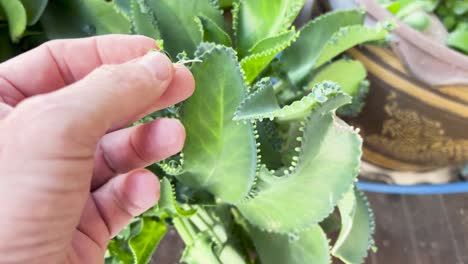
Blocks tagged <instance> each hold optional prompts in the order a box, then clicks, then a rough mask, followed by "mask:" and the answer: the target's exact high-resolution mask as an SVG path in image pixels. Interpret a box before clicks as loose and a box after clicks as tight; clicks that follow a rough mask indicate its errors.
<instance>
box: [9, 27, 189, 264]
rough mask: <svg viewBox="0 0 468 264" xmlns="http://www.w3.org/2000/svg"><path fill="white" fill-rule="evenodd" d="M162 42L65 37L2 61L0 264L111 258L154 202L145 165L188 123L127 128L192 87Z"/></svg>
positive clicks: (175, 141) (174, 142)
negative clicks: (120, 238)
mask: <svg viewBox="0 0 468 264" xmlns="http://www.w3.org/2000/svg"><path fill="white" fill-rule="evenodd" d="M155 48H157V47H156V46H155V42H154V40H152V39H149V38H146V37H142V36H123V35H109V36H102V37H96V38H86V39H76V40H57V41H52V42H49V43H46V44H43V45H42V46H40V47H38V48H36V49H34V50H31V51H29V52H26V53H24V54H22V55H20V56H18V57H16V58H13V59H11V60H9V61H7V62H4V63H2V64H0V200H1V201H2V204H3V205H2V206H0V256H1V262H2V263H103V260H104V254H105V250H106V247H107V244H108V242H109V240H110V239H111V238H112V237H113V236H115V235H116V234H117V233H118V232H119V231H120V230H122V229H123V228H124V227H125V226H126V225H127V224H128V223H129V222H130V221H131V219H132V218H133V217H135V216H137V215H140V214H141V213H143V212H144V211H146V210H147V209H149V208H151V207H152V206H153V205H154V204H155V203H156V202H157V200H158V198H159V181H158V179H157V177H156V176H155V175H154V174H153V173H151V172H150V171H148V170H146V169H143V168H144V167H145V166H147V165H149V164H152V163H154V162H156V161H159V160H161V159H164V158H167V157H169V156H171V155H173V154H176V153H178V152H179V151H180V150H181V149H182V147H183V144H184V140H185V130H184V128H183V126H182V125H181V124H180V122H179V121H177V120H173V119H158V120H155V121H154V122H151V123H148V124H145V125H140V126H137V127H131V128H128V125H129V124H131V123H132V122H134V121H136V120H138V119H139V118H141V117H142V116H144V115H146V114H148V113H151V112H154V111H156V110H158V109H163V108H165V107H167V106H170V105H173V104H175V103H178V102H180V101H183V100H185V99H186V98H188V97H189V96H190V95H191V94H192V93H193V91H194V87H195V84H194V80H193V77H192V75H191V73H190V72H189V71H188V69H187V68H185V67H184V66H182V65H177V64H173V63H172V62H171V61H170V60H169V59H168V58H167V57H166V56H165V55H163V54H162V53H159V52H151V53H148V51H149V50H151V49H155ZM103 65H104V66H103Z"/></svg>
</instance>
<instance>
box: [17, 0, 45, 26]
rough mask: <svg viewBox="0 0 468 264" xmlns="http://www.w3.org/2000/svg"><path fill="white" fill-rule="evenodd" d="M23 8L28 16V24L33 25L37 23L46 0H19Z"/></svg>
mask: <svg viewBox="0 0 468 264" xmlns="http://www.w3.org/2000/svg"><path fill="white" fill-rule="evenodd" d="M21 2H22V3H23V6H24V9H25V10H26V14H27V16H28V25H30V26H31V25H34V24H36V23H37V21H38V20H39V18H40V17H41V15H42V13H43V12H44V10H45V8H46V6H47V3H48V2H49V1H48V0H21Z"/></svg>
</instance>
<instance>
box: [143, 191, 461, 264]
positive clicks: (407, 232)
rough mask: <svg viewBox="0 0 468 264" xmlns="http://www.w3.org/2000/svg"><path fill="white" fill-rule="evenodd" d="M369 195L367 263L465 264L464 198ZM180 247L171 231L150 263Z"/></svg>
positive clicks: (165, 260) (163, 260) (165, 263)
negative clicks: (371, 222)
mask: <svg viewBox="0 0 468 264" xmlns="http://www.w3.org/2000/svg"><path fill="white" fill-rule="evenodd" d="M368 197H369V200H370V202H371V205H372V208H373V209H374V213H375V215H376V218H377V227H376V235H375V240H376V243H377V246H378V248H379V250H378V252H377V253H371V254H370V255H369V257H368V259H367V262H366V264H468V194H463V195H444V196H441V195H434V196H401V195H383V194H374V193H368ZM182 246H183V242H182V241H181V240H180V239H179V238H178V236H177V234H176V233H175V231H173V230H171V232H170V233H169V235H167V236H166V237H165V238H164V241H163V243H162V244H161V246H160V247H159V248H158V250H157V252H156V255H155V257H154V260H153V262H152V263H153V264H175V263H178V260H179V258H180V255H181V247H182ZM227 264H228V263H227ZM266 264H268V263H266ZM285 264H287V263H285ZM304 264H308V263H304Z"/></svg>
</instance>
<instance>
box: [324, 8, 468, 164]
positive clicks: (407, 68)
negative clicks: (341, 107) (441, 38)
mask: <svg viewBox="0 0 468 264" xmlns="http://www.w3.org/2000/svg"><path fill="white" fill-rule="evenodd" d="M356 1H357V2H358V3H357V4H359V5H362V6H364V7H365V8H366V10H367V14H368V16H367V21H366V22H367V23H371V24H372V23H375V21H384V20H388V19H394V20H396V18H393V17H392V15H391V14H390V13H389V12H387V11H386V10H385V9H384V8H382V7H381V6H379V5H378V4H377V2H376V1H375V0H356ZM330 4H331V6H332V7H335V8H337V7H339V6H337V5H343V4H345V5H347V7H348V8H349V6H350V5H351V4H354V3H353V0H351V1H345V0H330ZM397 23H398V25H399V26H398V28H397V29H395V31H394V32H393V36H392V39H391V45H390V46H391V47H390V48H380V47H372V46H364V47H361V48H358V49H353V50H351V51H349V54H350V55H351V56H352V57H354V58H355V59H358V60H360V61H361V62H362V63H363V64H364V65H365V66H366V68H367V70H368V74H369V75H368V78H369V81H370V83H371V87H370V93H369V95H368V97H367V100H366V106H365V107H364V109H363V111H362V113H361V114H360V115H359V116H358V117H357V118H353V119H349V120H347V121H349V122H350V123H352V124H353V125H355V126H357V127H359V128H360V129H361V132H362V135H363V137H364V160H366V161H368V162H370V163H372V164H374V165H377V166H380V167H382V168H386V169H391V170H399V171H429V170H433V169H437V168H443V167H447V166H452V165H459V164H463V163H466V162H468V56H465V55H463V54H461V53H458V52H456V51H454V50H451V49H449V48H447V47H446V46H445V45H444V44H443V43H440V42H438V41H436V40H433V39H431V38H429V37H427V36H426V35H424V34H422V33H420V32H418V31H416V30H414V29H412V28H410V27H409V26H407V25H405V24H403V23H401V22H399V21H397Z"/></svg>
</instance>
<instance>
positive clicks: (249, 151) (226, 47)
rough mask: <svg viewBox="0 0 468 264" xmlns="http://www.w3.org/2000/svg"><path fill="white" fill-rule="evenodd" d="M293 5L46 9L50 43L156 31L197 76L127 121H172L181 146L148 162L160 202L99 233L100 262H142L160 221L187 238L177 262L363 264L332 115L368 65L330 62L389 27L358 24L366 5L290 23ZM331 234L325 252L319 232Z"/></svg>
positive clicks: (348, 168)
mask: <svg viewBox="0 0 468 264" xmlns="http://www.w3.org/2000/svg"><path fill="white" fill-rule="evenodd" d="M304 1H305V0H289V1H287V0H275V1H271V0H240V1H219V2H218V1H210V0H197V1H188V0H146V1H145V0H132V1H114V2H103V1H100V0H74V1H51V2H50V3H49V5H48V6H47V9H46V10H45V12H44V14H43V16H42V18H41V20H40V24H41V28H42V30H44V32H45V34H46V35H47V36H48V38H57V37H72V36H73V37H75V36H85V35H94V34H106V33H136V34H144V35H147V36H150V37H153V38H155V39H162V41H159V43H160V44H161V45H162V44H163V45H164V50H165V51H167V52H168V54H169V55H170V56H172V58H174V59H175V58H177V59H178V60H181V61H185V62H188V63H189V65H188V66H189V67H190V69H191V71H192V73H193V75H194V77H195V80H196V84H197V88H196V91H195V93H194V95H193V96H192V97H191V98H190V99H188V100H187V101H186V102H184V103H183V104H181V105H176V106H173V107H170V108H168V109H165V110H163V111H160V112H156V113H154V114H152V115H150V116H148V117H145V118H144V119H142V120H141V121H139V122H148V121H151V120H153V119H154V118H157V117H160V116H172V117H177V118H180V119H181V121H182V122H183V124H184V125H185V127H186V130H187V142H186V146H185V148H184V150H183V153H181V154H180V155H177V156H175V157H172V158H170V159H168V160H165V161H162V162H160V163H158V164H155V165H153V166H151V169H153V170H154V171H155V172H156V173H157V174H158V175H159V176H160V178H161V199H160V202H159V203H158V205H157V206H156V207H154V208H153V209H151V210H150V211H148V212H146V213H145V214H143V215H142V216H141V217H139V218H138V219H135V221H134V222H133V223H132V224H131V225H130V226H128V227H127V228H126V229H125V230H124V231H122V232H121V233H120V234H119V235H118V236H117V237H116V238H115V239H113V240H112V241H111V243H110V245H109V250H108V255H107V256H106V262H107V263H147V262H148V261H149V260H150V257H151V255H152V253H153V251H154V249H155V248H156V247H157V245H158V243H159V242H160V240H161V238H162V237H163V236H164V234H165V233H166V230H167V228H168V227H169V226H173V227H174V228H175V229H176V230H177V231H178V233H179V235H180V236H181V238H182V239H183V240H184V242H185V244H186V248H185V250H184V254H183V257H182V260H181V261H182V262H187V263H229V264H231V263H232V264H236V263H269V264H270V263H273V264H274V263H281V264H282V263H288V264H294V263H300V264H303V263H330V261H331V256H330V253H331V254H332V255H333V256H335V257H338V258H340V259H341V260H342V261H344V262H345V263H361V262H363V260H364V258H365V256H366V255H367V251H368V249H369V247H371V246H372V245H373V243H372V232H373V228H374V226H373V225H374V224H373V217H372V213H371V211H370V209H369V207H368V203H367V200H366V199H365V197H364V195H363V194H362V193H360V192H359V191H357V190H355V189H354V187H353V183H354V181H355V180H356V177H357V174H358V170H359V165H360V156H361V144H362V140H361V138H360V137H359V135H358V133H357V132H356V131H355V130H354V129H353V128H352V127H350V126H348V125H347V124H346V123H345V122H344V121H342V120H341V119H340V118H339V117H337V116H336V115H335V110H336V109H339V112H340V113H342V114H343V115H353V114H355V113H357V112H358V111H359V110H360V107H361V106H362V97H363V95H364V94H365V91H366V89H367V85H366V81H365V78H366V71H365V69H364V67H363V66H362V65H361V64H360V63H359V62H357V61H354V60H351V59H347V58H340V59H336V60H333V59H335V58H336V57H337V56H339V55H340V54H341V53H343V52H344V51H346V50H347V49H349V48H352V47H354V46H356V45H358V44H361V43H365V42H372V41H382V40H384V39H385V38H386V37H387V35H388V28H389V25H386V24H385V25H378V26H376V27H374V28H368V27H365V26H363V25H362V24H363V19H364V13H363V12H362V11H361V10H348V11H339V12H334V13H329V14H326V15H323V16H321V17H319V18H316V19H315V20H313V21H310V22H309V23H308V24H306V25H305V26H303V27H302V28H301V29H300V30H299V31H296V30H295V28H294V27H293V26H291V25H292V23H293V21H294V19H295V17H296V15H297V14H298V13H299V11H300V10H301V8H302V6H303V4H304ZM222 8H224V10H223V9H222ZM71 14H73V16H74V19H73V21H69V17H70V15H71ZM223 14H224V15H225V17H224V16H223ZM229 14H232V20H231V19H229V17H230V16H229ZM340 87H341V89H340ZM349 103H351V104H350V105H348V106H344V105H346V104H349ZM343 106H344V107H343ZM336 207H337V209H336ZM338 212H339V213H338ZM338 215H339V216H338ZM338 230H339V236H338V239H337V240H336V242H335V243H334V244H333V246H332V245H330V243H329V240H328V238H327V234H326V232H334V231H338Z"/></svg>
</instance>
